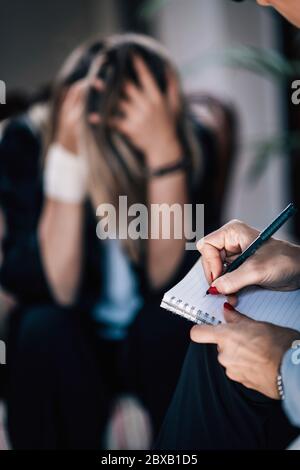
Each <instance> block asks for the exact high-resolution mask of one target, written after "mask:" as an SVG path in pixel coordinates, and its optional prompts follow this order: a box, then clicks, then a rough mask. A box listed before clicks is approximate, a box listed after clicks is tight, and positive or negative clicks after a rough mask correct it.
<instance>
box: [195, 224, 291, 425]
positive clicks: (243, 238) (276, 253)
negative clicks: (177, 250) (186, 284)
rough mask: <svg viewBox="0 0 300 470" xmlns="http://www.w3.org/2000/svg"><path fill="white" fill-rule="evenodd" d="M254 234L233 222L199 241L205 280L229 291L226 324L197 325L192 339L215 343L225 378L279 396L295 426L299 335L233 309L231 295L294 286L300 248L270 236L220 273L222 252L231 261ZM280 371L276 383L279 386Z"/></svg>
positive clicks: (251, 239) (274, 397)
mask: <svg viewBox="0 0 300 470" xmlns="http://www.w3.org/2000/svg"><path fill="white" fill-rule="evenodd" d="M257 235H258V232H257V231H256V230H255V229H253V228H251V227H249V226H247V225H246V224H244V223H242V222H239V221H233V222H230V223H228V224H226V225H225V226H224V227H222V228H221V229H219V230H217V231H216V232H213V233H212V234H210V235H208V236H207V237H205V238H204V239H202V240H201V241H200V242H199V244H198V246H199V251H200V252H201V254H202V264H203V267H204V271H205V274H206V277H207V279H211V278H212V276H213V278H217V279H216V280H215V281H214V282H213V286H214V287H215V289H216V291H217V292H219V293H222V294H225V295H229V300H230V303H225V305H224V315H225V319H226V321H227V325H220V326H218V327H216V328H213V327H211V326H200V327H198V326H196V327H194V328H193V329H192V332H191V337H192V339H193V341H196V342H198V343H214V344H217V345H218V352H219V355H218V360H219V362H220V364H221V365H222V366H223V367H225V369H226V374H227V376H228V377H229V378H230V379H232V380H234V381H237V382H240V383H242V384H243V385H245V386H246V387H248V388H252V389H254V390H257V391H259V392H261V393H263V394H264V395H266V396H268V397H270V398H273V399H279V398H283V397H284V398H285V399H284V406H285V409H286V411H287V413H288V415H289V417H290V419H291V421H292V422H293V423H294V424H296V425H298V426H300V406H299V403H297V404H296V397H297V396H298V395H299V392H300V367H299V363H300V360H299V358H300V354H298V351H297V349H298V347H299V346H300V334H299V333H298V332H297V331H294V330H292V329H289V328H282V327H278V326H275V325H272V324H268V323H264V322H256V321H254V320H251V319H249V318H247V317H245V316H244V315H241V314H240V313H238V312H237V311H236V310H235V309H234V307H233V305H235V304H236V302H237V297H236V296H235V295H232V294H235V293H236V292H238V291H240V290H241V289H242V288H243V287H246V286H248V285H259V286H262V287H266V288H271V289H276V290H292V289H299V288H300V247H299V246H296V245H292V244H290V243H288V242H285V241H281V240H276V239H271V240H269V241H268V242H267V243H266V244H265V245H264V246H262V247H261V248H260V249H259V250H258V251H257V253H256V254H255V255H254V256H253V257H252V258H250V259H248V260H247V261H246V262H245V263H244V264H243V265H242V266H240V267H239V268H238V269H237V270H236V271H233V272H232V273H228V274H225V275H224V276H220V277H219V275H220V274H221V272H222V264H223V259H224V256H225V257H226V260H228V261H230V260H232V259H233V258H234V257H235V256H236V255H237V254H238V253H240V252H241V251H244V249H245V248H246V247H247V246H248V245H249V244H250V243H251V242H252V241H253V239H255V238H256V236H257ZM282 314H283V315H284V312H282ZM299 315H300V305H299ZM299 351H300V349H299ZM280 370H281V374H282V382H283V384H282V385H281V387H280V384H278V372H279V371H280ZM279 375H280V374H279ZM279 381H280V378H279ZM278 385H279V386H278ZM280 392H281V393H280ZM280 395H281V396H280Z"/></svg>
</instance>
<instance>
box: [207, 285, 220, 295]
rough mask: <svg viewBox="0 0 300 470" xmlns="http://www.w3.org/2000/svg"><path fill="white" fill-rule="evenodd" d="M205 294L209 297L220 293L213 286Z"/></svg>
mask: <svg viewBox="0 0 300 470" xmlns="http://www.w3.org/2000/svg"><path fill="white" fill-rule="evenodd" d="M207 294H210V295H219V294H220V292H219V291H218V289H217V288H216V287H215V286H210V288H209V289H208V291H207Z"/></svg>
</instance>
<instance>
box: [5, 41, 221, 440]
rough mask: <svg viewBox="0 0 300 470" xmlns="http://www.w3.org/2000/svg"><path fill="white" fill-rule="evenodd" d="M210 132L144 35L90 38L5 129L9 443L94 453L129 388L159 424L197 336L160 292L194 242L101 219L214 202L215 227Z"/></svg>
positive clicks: (186, 261)
mask: <svg viewBox="0 0 300 470" xmlns="http://www.w3.org/2000/svg"><path fill="white" fill-rule="evenodd" d="M37 121H38V122H39V124H38V125H36V122H37ZM215 140H216V139H215V137H214V135H213V134H212V133H211V132H210V131H208V130H207V129H206V128H205V127H204V126H203V125H201V123H199V122H197V121H196V120H195V118H194V117H193V116H192V115H191V112H190V109H189V106H188V103H187V101H186V99H185V98H184V97H183V94H182V91H181V87H180V83H179V79H178V76H177V73H176V71H175V69H174V66H173V64H172V62H171V60H170V59H169V57H168V55H167V54H166V52H165V51H164V50H163V48H162V47H161V46H160V45H159V44H158V43H156V42H155V41H154V40H152V39H149V38H146V37H143V36H139V35H120V36H110V37H107V38H104V39H103V40H99V41H95V42H92V43H90V44H87V45H84V46H82V47H80V48H79V49H78V50H76V51H75V52H74V53H73V54H72V55H71V57H70V58H69V59H68V60H67V61H66V64H65V65H64V67H63V69H62V70H61V72H60V73H59V75H58V77H57V80H56V81H55V84H54V87H53V93H52V95H51V99H50V105H49V107H48V109H47V112H46V115H45V114H43V119H40V114H38V113H37V110H32V111H30V113H28V115H26V116H24V117H21V118H19V119H16V120H13V121H11V122H10V123H8V124H7V126H6V129H5V132H4V136H3V138H2V141H1V144H0V164H1V173H0V175H1V176H0V191H1V206H2V208H3V211H4V214H5V218H6V225H7V234H6V240H5V243H4V258H3V265H2V266H1V272H0V282H1V285H2V286H3V288H4V289H6V291H8V292H10V293H12V294H14V296H15V297H16V299H17V301H18V305H19V307H18V308H17V309H16V310H15V311H14V312H13V313H12V315H11V322H10V338H9V341H8V355H9V358H8V363H9V367H10V380H9V389H8V425H9V432H10V438H11V441H12V444H13V446H14V447H15V448H36V449H38V448H100V447H101V445H104V444H103V441H102V437H103V432H104V429H105V426H106V423H107V419H108V417H109V415H110V412H111V408H112V406H113V403H114V399H115V397H116V396H117V395H120V394H123V393H127V392H130V393H133V394H136V395H137V396H138V397H139V398H140V399H141V400H142V402H143V404H144V405H145V407H146V408H147V410H148V411H149V413H150V416H151V419H152V424H153V427H154V432H156V430H157V429H158V428H159V427H160V423H161V419H162V417H163V415H164V413H165V411H166V407H167V405H168V402H169V399H170V397H171V394H172V392H173V389H174V387H175V384H176V381H177V378H178V375H179V371H180V367H181V363H182V358H183V357H184V354H185V351H186V347H187V343H188V329H189V326H188V325H186V324H185V322H184V321H183V320H180V319H175V318H173V316H171V315H170V316H169V315H164V314H163V313H161V312H160V310H159V303H160V299H161V293H162V290H165V289H166V288H168V286H169V285H170V284H173V283H174V282H176V281H177V280H178V279H180V278H181V277H182V275H183V274H184V273H185V272H186V271H187V270H188V269H189V268H190V267H191V265H192V264H193V262H194V259H195V253H193V252H191V251H189V252H185V239H184V237H181V239H176V238H175V237H173V238H172V237H170V239H163V238H159V239H151V238H150V239H147V240H131V239H126V240H118V239H115V238H113V237H112V238H109V237H108V239H103V240H99V239H98V238H97V236H96V225H97V220H96V217H95V213H96V209H97V207H98V206H99V205H101V204H103V203H111V204H113V205H114V207H116V209H117V210H118V199H119V196H127V198H128V206H130V205H132V204H135V203H143V204H145V205H146V207H147V208H149V207H150V205H151V204H161V203H167V204H168V205H170V206H171V205H172V204H174V203H176V204H179V205H180V207H183V205H184V204H186V203H193V204H195V203H205V204H206V225H207V226H208V228H209V227H210V228H212V227H213V226H214V225H213V224H214V223H216V216H215V203H214V193H213V185H214V182H215V174H216V145H215ZM43 155H44V159H43V161H42V156H43ZM174 223H175V222H174ZM149 224H150V226H151V220H150V221H149ZM118 228H119V227H118ZM120 228H121V227H120ZM171 228H172V224H171ZM170 336H171V337H170Z"/></svg>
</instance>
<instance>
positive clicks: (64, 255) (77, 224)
mask: <svg viewBox="0 0 300 470" xmlns="http://www.w3.org/2000/svg"><path fill="white" fill-rule="evenodd" d="M82 227H83V204H82V203H77V204H75V203H65V202H60V201H55V200H52V199H47V200H46V202H45V206H44V210H43V213H42V217H41V221H40V225H39V243H40V252H41V257H42V261H43V265H44V270H45V273H46V277H47V279H48V283H49V286H50V288H51V290H52V292H53V295H54V297H55V299H56V300H57V301H58V302H59V303H61V304H64V305H66V304H70V303H72V302H73V301H74V298H75V295H76V292H77V289H78V284H79V280H80V273H81V263H82V236H83V235H82V232H83V230H82Z"/></svg>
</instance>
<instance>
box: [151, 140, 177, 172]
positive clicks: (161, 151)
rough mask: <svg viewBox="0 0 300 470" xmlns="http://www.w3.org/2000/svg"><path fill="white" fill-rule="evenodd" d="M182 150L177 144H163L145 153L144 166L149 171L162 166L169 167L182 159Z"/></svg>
mask: <svg viewBox="0 0 300 470" xmlns="http://www.w3.org/2000/svg"><path fill="white" fill-rule="evenodd" d="M183 153H184V152H183V148H182V146H181V145H180V143H179V142H171V143H165V144H164V145H160V146H156V147H153V148H152V149H150V150H149V151H148V152H146V153H145V158H146V164H147V167H148V169H149V170H151V171H155V170H157V169H159V168H161V167H164V166H169V165H170V166H171V165H175V164H176V163H178V162H179V161H180V160H182V158H183Z"/></svg>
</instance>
